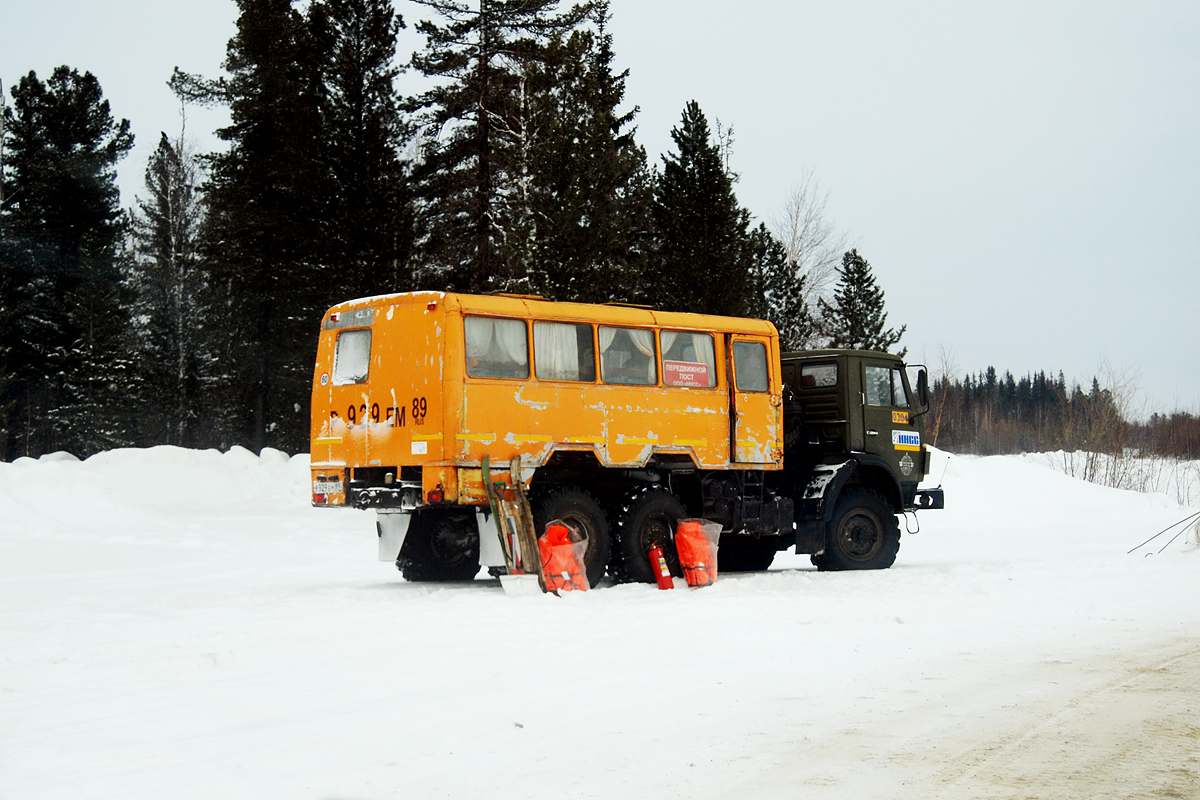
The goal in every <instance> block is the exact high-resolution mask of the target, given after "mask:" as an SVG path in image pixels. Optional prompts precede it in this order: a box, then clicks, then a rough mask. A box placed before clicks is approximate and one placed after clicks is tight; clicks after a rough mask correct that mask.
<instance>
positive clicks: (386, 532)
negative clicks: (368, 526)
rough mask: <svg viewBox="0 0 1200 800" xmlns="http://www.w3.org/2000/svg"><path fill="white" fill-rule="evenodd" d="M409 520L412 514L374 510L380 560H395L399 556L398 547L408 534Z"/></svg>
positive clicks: (401, 545) (402, 544) (402, 543)
mask: <svg viewBox="0 0 1200 800" xmlns="http://www.w3.org/2000/svg"><path fill="white" fill-rule="evenodd" d="M411 521H412V514H397V513H391V514H389V513H387V512H384V511H378V512H376V523H375V527H376V528H377V529H378V531H379V560H380V561H395V560H396V559H397V558H399V557H400V548H401V547H403V546H404V537H405V536H407V535H408V523H409V522H411Z"/></svg>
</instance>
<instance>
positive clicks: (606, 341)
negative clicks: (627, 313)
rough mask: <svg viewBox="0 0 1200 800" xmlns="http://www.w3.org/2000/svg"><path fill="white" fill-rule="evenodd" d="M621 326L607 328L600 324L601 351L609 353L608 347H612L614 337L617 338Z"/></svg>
mask: <svg viewBox="0 0 1200 800" xmlns="http://www.w3.org/2000/svg"><path fill="white" fill-rule="evenodd" d="M618 330H620V329H619V328H606V327H604V326H603V325H601V326H600V352H601V353H607V352H608V348H610V347H612V343H613V339H615V338H617V331H618Z"/></svg>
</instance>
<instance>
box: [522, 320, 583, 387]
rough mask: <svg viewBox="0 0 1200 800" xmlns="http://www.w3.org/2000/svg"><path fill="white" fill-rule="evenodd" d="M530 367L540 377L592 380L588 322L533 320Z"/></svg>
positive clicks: (553, 379)
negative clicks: (583, 323) (586, 323)
mask: <svg viewBox="0 0 1200 800" xmlns="http://www.w3.org/2000/svg"><path fill="white" fill-rule="evenodd" d="M533 371H534V374H536V375H537V377H538V380H543V381H594V380H596V348H595V346H594V345H593V344H592V326H591V325H580V324H576V323H574V322H535V323H533Z"/></svg>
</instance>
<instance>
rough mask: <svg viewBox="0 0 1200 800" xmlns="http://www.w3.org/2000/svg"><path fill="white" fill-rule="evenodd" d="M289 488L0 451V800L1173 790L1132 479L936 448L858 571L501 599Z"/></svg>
mask: <svg viewBox="0 0 1200 800" xmlns="http://www.w3.org/2000/svg"><path fill="white" fill-rule="evenodd" d="M306 478H307V470H306V465H305V463H304V462H303V460H302V459H299V458H297V459H292V460H291V461H288V460H287V459H286V458H285V457H283V456H282V455H280V454H274V453H269V452H268V453H267V454H265V455H264V457H263V458H261V459H260V458H258V457H255V456H253V455H251V454H249V453H246V452H245V451H234V452H232V453H229V454H225V455H219V454H216V453H212V452H208V453H194V452H188V451H180V450H172V449H167V448H157V449H155V450H152V451H142V452H137V451H122V452H115V453H109V454H104V455H102V456H99V457H97V458H93V459H89V460H88V461H87V462H83V463H78V462H71V461H55V460H53V459H43V460H41V461H39V462H30V461H28V460H24V461H20V462H18V463H15V464H0V798H3V800H19V799H23V798H78V797H93V798H100V797H122V798H129V797H135V798H136V797H147V798H149V797H154V798H160V797H182V798H191V797H195V798H201V797H203V798H211V797H214V796H221V797H231V798H240V797H245V798H262V797H289V798H291V797H297V798H309V797H311V798H393V797H412V798H424V797H452V798H458V797H462V798H468V797H471V798H474V797H478V796H488V797H491V798H509V797H513V798H516V797H522V798H528V797H581V798H583V797H610V796H613V795H614V794H616V795H618V796H624V797H680V798H726V797H728V798H732V797H743V796H754V797H756V798H774V797H779V798H783V797H789V798H794V797H803V798H809V797H811V798H844V797H856V798H898V799H904V800H907V799H908V798H914V799H915V798H947V799H952V798H993V797H996V798H1001V797H1004V798H1007V797H1027V796H1029V797H1039V798H1057V797H1064V798H1065V797H1195V796H1200V749H1198V748H1200V745H1198V744H1197V742H1198V741H1200V730H1198V728H1197V726H1198V725H1200V722H1198V721H1200V636H1198V635H1197V631H1198V630H1200V625H1198V623H1200V580H1197V571H1198V569H1200V552H1198V551H1197V549H1196V547H1195V545H1194V544H1190V543H1185V542H1184V541H1182V540H1180V541H1177V542H1176V543H1175V544H1174V545H1172V546H1171V547H1169V548H1168V549H1167V550H1166V551H1165V552H1163V553H1162V554H1161V555H1153V556H1150V557H1144V556H1142V555H1141V554H1135V555H1132V556H1127V555H1125V551H1126V550H1127V549H1129V547H1132V546H1133V545H1134V544H1137V543H1138V542H1140V541H1141V540H1142V539H1144V538H1146V537H1147V536H1149V535H1150V534H1152V533H1154V532H1155V531H1157V530H1159V529H1161V528H1163V527H1166V526H1167V525H1168V524H1170V523H1171V522H1174V521H1176V520H1178V519H1180V518H1182V517H1184V516H1185V515H1186V514H1187V513H1189V512H1188V511H1187V510H1184V509H1180V508H1179V507H1178V506H1177V505H1176V504H1174V503H1172V502H1169V501H1168V500H1167V499H1166V498H1165V497H1162V496H1146V495H1138V494H1133V493H1128V492H1119V491H1113V490H1108V489H1103V488H1100V487H1096V486H1092V485H1089V484H1083V483H1080V482H1078V481H1075V480H1072V479H1069V478H1066V477H1063V476H1061V475H1057V474H1055V473H1053V472H1051V471H1049V470H1047V469H1045V468H1041V467H1037V466H1034V465H1031V464H1028V463H1023V462H1022V461H1021V460H1019V459H1007V458H995V459H966V458H963V459H953V460H952V462H951V464H950V466H949V469H948V471H947V473H946V477H945V488H946V493H947V504H948V505H949V508H948V509H947V510H945V511H944V512H928V513H925V514H923V515H922V518H921V525H922V531H921V533H919V534H917V535H913V536H905V537H904V540H903V544H902V547H901V551H900V557H899V559H898V561H897V565H896V567H894V568H893V569H891V570H887V571H884V572H878V573H856V574H848V573H845V574H818V573H816V572H815V571H813V570H812V569H811V568H810V567H808V565H807V559H805V558H797V557H795V556H791V555H786V554H781V556H780V557H779V558H777V559H776V564H775V566H774V567H773V569H772V571H771V572H769V573H765V574H759V575H741V576H734V575H722V577H721V580H720V582H719V583H718V584H717V585H716V586H714V587H711V588H709V589H705V590H701V591H697V592H689V591H686V590H678V591H675V592H657V591H655V590H654V589H653V587H644V586H621V587H609V588H605V589H603V590H601V591H593V592H589V593H585V594H576V595H568V596H566V597H564V598H561V599H559V598H553V597H544V598H525V599H519V600H514V599H510V598H506V597H504V595H503V594H502V592H501V591H500V589H499V586H498V584H497V583H495V582H492V581H485V580H477V581H475V582H474V583H470V584H456V585H453V586H444V587H439V586H431V585H418V584H406V583H404V582H403V581H401V580H400V578H399V575H398V573H396V571H395V570H394V568H391V567H390V566H388V565H385V564H380V563H378V562H377V561H375V560H374V550H375V541H374V533H373V522H372V520H371V518H370V515H369V514H365V513H359V512H351V511H345V512H340V511H319V510H314V509H311V508H308V507H307V506H306V494H305V493H306V483H305V481H306ZM1193 541H1194V539H1193Z"/></svg>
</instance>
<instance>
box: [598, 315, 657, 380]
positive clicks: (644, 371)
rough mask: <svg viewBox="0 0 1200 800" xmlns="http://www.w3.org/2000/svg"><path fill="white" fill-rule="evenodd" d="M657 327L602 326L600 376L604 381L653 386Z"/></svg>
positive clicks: (655, 373)
mask: <svg viewBox="0 0 1200 800" xmlns="http://www.w3.org/2000/svg"><path fill="white" fill-rule="evenodd" d="M657 360H658V359H657V358H655V354H654V331H648V330H643V329H640V328H610V327H608V326H606V325H601V326H600V378H601V380H603V381H604V382H605V383H619V384H627V385H631V386H654V385H655V384H656V383H658V368H657V365H656V364H655V362H656V361H657Z"/></svg>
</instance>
